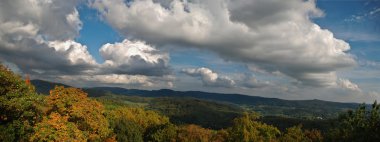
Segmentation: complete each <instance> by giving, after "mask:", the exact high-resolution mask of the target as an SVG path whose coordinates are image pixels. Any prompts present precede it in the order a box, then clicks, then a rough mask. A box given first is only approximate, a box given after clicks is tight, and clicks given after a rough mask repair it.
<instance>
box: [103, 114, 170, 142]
mask: <svg viewBox="0 0 380 142" xmlns="http://www.w3.org/2000/svg"><path fill="white" fill-rule="evenodd" d="M107 119H108V121H109V122H110V126H111V128H113V129H114V133H115V134H116V139H117V140H118V141H120V140H121V139H123V140H128V141H132V139H133V141H140V140H141V141H142V140H143V136H144V134H145V133H146V132H147V130H148V128H154V127H156V126H159V125H164V124H167V123H169V118H167V117H165V116H161V115H159V114H158V113H156V112H153V111H149V110H144V109H142V108H132V107H118V108H116V109H113V110H109V111H108V112H107ZM135 124H136V125H135ZM117 129H120V130H125V131H116V130H117ZM128 129H130V130H128ZM128 131H131V132H128ZM137 135H138V136H139V138H137ZM131 136H133V138H130V137H131Z"/></svg>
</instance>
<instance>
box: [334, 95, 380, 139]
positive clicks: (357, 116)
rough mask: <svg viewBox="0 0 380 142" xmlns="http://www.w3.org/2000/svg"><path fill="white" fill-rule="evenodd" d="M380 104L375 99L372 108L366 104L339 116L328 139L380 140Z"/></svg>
mask: <svg viewBox="0 0 380 142" xmlns="http://www.w3.org/2000/svg"><path fill="white" fill-rule="evenodd" d="M379 108H380V105H379V104H377V102H376V101H375V102H374V103H373V105H372V108H371V109H368V110H367V109H366V105H365V104H363V105H361V106H359V107H358V108H357V109H356V111H348V112H347V113H346V114H343V115H341V116H340V117H339V119H338V121H337V123H335V124H334V126H333V127H334V128H333V129H331V130H330V131H329V134H330V135H329V137H328V138H329V139H328V141H353V142H362V141H380V135H379V134H380V112H379V110H380V109H379Z"/></svg>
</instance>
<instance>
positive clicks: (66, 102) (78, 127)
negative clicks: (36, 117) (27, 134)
mask: <svg viewBox="0 0 380 142" xmlns="http://www.w3.org/2000/svg"><path fill="white" fill-rule="evenodd" d="M46 99H47V108H48V109H47V111H46V115H47V116H49V117H47V118H44V120H43V121H42V122H41V123H39V124H38V125H37V126H39V127H37V128H36V129H39V128H41V129H42V132H43V130H49V131H48V133H51V134H56V133H67V134H68V135H63V136H61V135H58V137H60V138H62V137H63V138H64V136H73V135H74V136H77V137H82V136H83V137H85V140H89V141H99V140H105V139H106V138H107V137H108V136H109V135H110V133H111V130H110V129H109V128H108V126H109V124H108V121H107V119H106V118H105V117H104V115H103V113H104V107H103V105H102V104H101V103H99V102H97V101H95V100H92V99H89V98H87V94H86V93H85V92H83V91H82V90H80V89H77V88H64V87H56V88H55V89H54V90H51V91H50V95H49V96H48V97H47V98H46ZM45 126H49V127H50V128H49V129H47V128H45ZM36 134H38V131H37V133H36ZM39 136H43V137H36V140H44V139H50V138H51V137H50V136H47V135H40V134H39Z"/></svg>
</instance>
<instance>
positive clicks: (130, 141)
mask: <svg viewBox="0 0 380 142" xmlns="http://www.w3.org/2000/svg"><path fill="white" fill-rule="evenodd" d="M114 124H115V126H113V130H114V132H115V133H116V140H117V141H119V142H143V128H142V127H141V126H140V125H139V124H137V123H135V122H133V121H129V120H126V119H119V120H117V121H116V123H114Z"/></svg>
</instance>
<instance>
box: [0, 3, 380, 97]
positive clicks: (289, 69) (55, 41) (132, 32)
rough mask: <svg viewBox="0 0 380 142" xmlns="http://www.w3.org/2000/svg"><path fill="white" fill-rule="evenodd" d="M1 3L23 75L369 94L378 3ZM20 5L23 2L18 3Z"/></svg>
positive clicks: (296, 93) (375, 64)
mask: <svg viewBox="0 0 380 142" xmlns="http://www.w3.org/2000/svg"><path fill="white" fill-rule="evenodd" d="M2 3H3V4H2V7H0V8H1V9H2V10H1V11H0V13H1V14H0V36H1V37H2V40H0V49H1V50H0V51H1V52H0V54H1V57H0V59H1V60H2V62H4V63H5V64H7V65H8V66H10V67H11V68H13V69H15V70H18V72H20V73H21V74H30V75H31V76H32V78H34V79H44V80H49V81H55V82H62V83H66V84H70V85H73V86H77V87H93V86H116V87H124V88H137V89H162V88H170V89H174V90H183V91H185V90H199V91H209V92H220V93H241V94H246V95H257V96H264V97H276V98H283V99H322V100H331V101H341V102H372V101H373V100H376V99H380V89H378V86H379V85H380V78H379V77H378V76H380V72H379V69H380V56H378V55H379V53H380V47H379V45H380V26H379V25H380V1H378V0H319V1H318V0H317V1H313V0H309V1H303V0H290V1H281V0H273V1H265V0H236V1H229V0H216V1H213V0H210V1H209V0H205V1H189V2H188V1H179V0H155V1H151V0H147V1H139V0H136V1H128V3H127V2H126V1H121V0H109V1H104V0H91V1H82V0H78V1H69V2H62V1H58V0H57V1H55V0H53V1H51V2H45V1H41V2H31V1H18V2H17V1H15V2H13V1H7V2H2ZM25 5H34V8H25V9H20V7H25ZM31 7H32V6H31ZM54 7H55V8H56V9H54ZM41 12H42V13H44V14H40V15H38V14H33V13H41ZM20 13H21V14H20ZM22 13H24V14H22Z"/></svg>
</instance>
